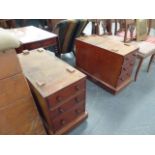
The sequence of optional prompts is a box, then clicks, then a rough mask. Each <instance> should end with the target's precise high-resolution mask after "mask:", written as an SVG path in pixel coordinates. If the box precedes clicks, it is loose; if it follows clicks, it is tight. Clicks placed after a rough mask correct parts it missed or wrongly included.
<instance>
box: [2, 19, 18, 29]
mask: <svg viewBox="0 0 155 155" xmlns="http://www.w3.org/2000/svg"><path fill="white" fill-rule="evenodd" d="M0 27H3V28H15V27H16V21H15V19H0Z"/></svg>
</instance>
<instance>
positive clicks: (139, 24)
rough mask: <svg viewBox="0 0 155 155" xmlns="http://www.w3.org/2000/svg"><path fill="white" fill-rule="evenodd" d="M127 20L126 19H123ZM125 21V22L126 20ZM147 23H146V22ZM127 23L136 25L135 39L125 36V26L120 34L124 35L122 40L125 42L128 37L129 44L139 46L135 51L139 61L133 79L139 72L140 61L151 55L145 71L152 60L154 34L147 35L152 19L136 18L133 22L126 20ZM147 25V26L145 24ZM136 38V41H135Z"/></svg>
mask: <svg viewBox="0 0 155 155" xmlns="http://www.w3.org/2000/svg"><path fill="white" fill-rule="evenodd" d="M125 21H127V20H125ZM126 23H127V22H126ZM147 23H148V24H147ZM128 24H129V25H130V24H135V25H136V26H135V27H136V35H137V36H135V37H136V41H135V40H134V41H133V37H128V36H127V26H126V28H125V35H124V36H122V37H124V42H126V40H127V38H130V44H131V45H136V46H138V47H139V50H138V52H137V58H138V59H139V63H138V66H137V69H136V73H135V78H134V79H135V81H136V80H137V78H138V74H139V72H140V69H141V66H142V63H143V61H144V59H145V58H148V57H151V58H150V61H149V65H148V69H147V71H148V72H149V70H150V66H151V63H152V61H153V58H154V55H155V37H154V36H147V35H149V33H150V29H151V24H152V20H151V19H148V20H142V19H141V20H140V19H136V20H134V23H132V22H128ZM147 25H148V26H147ZM137 40H138V41H137Z"/></svg>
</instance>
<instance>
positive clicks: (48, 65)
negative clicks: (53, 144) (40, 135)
mask: <svg viewBox="0 0 155 155" xmlns="http://www.w3.org/2000/svg"><path fill="white" fill-rule="evenodd" d="M19 59H20V63H21V65H22V68H23V71H24V74H25V76H26V78H27V80H28V81H29V83H30V87H31V88H32V91H33V93H34V96H35V98H36V99H37V101H38V106H39V107H40V109H41V110H40V111H41V113H42V115H43V118H44V120H45V123H46V126H47V130H48V131H49V133H50V134H64V133H66V132H68V131H69V130H70V129H72V128H73V127H74V126H76V125H77V124H79V123H80V122H81V121H82V120H84V119H85V118H86V117H87V112H86V111H85V93H86V92H85V91H86V76H85V75H84V74H83V73H81V72H79V71H78V70H76V69H74V68H73V67H71V66H70V65H68V64H67V63H65V62H63V61H62V60H60V59H59V58H57V57H55V56H54V55H53V53H51V52H49V51H46V50H44V49H38V50H34V51H32V52H29V53H28V54H19Z"/></svg>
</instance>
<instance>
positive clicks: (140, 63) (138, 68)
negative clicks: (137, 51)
mask: <svg viewBox="0 0 155 155" xmlns="http://www.w3.org/2000/svg"><path fill="white" fill-rule="evenodd" d="M142 63H143V58H140V60H139V64H138V67H137V69H136V74H135V81H136V80H137V77H138V73H139V71H140V68H141V65H142Z"/></svg>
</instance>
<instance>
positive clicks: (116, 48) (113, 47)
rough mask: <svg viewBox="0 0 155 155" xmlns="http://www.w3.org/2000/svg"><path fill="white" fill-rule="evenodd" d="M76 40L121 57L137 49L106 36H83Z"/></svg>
mask: <svg viewBox="0 0 155 155" xmlns="http://www.w3.org/2000/svg"><path fill="white" fill-rule="evenodd" d="M77 40H79V41H82V42H84V43H88V44H91V45H94V46H96V47H99V48H103V49H105V50H108V51H110V52H114V53H117V54H119V55H122V56H124V55H127V54H129V53H130V52H132V51H135V50H137V49H138V47H137V46H132V45H130V44H127V43H126V44H125V43H123V42H120V41H118V40H116V39H115V38H114V39H113V38H112V36H106V35H105V36H98V35H91V36H83V37H79V38H77Z"/></svg>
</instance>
